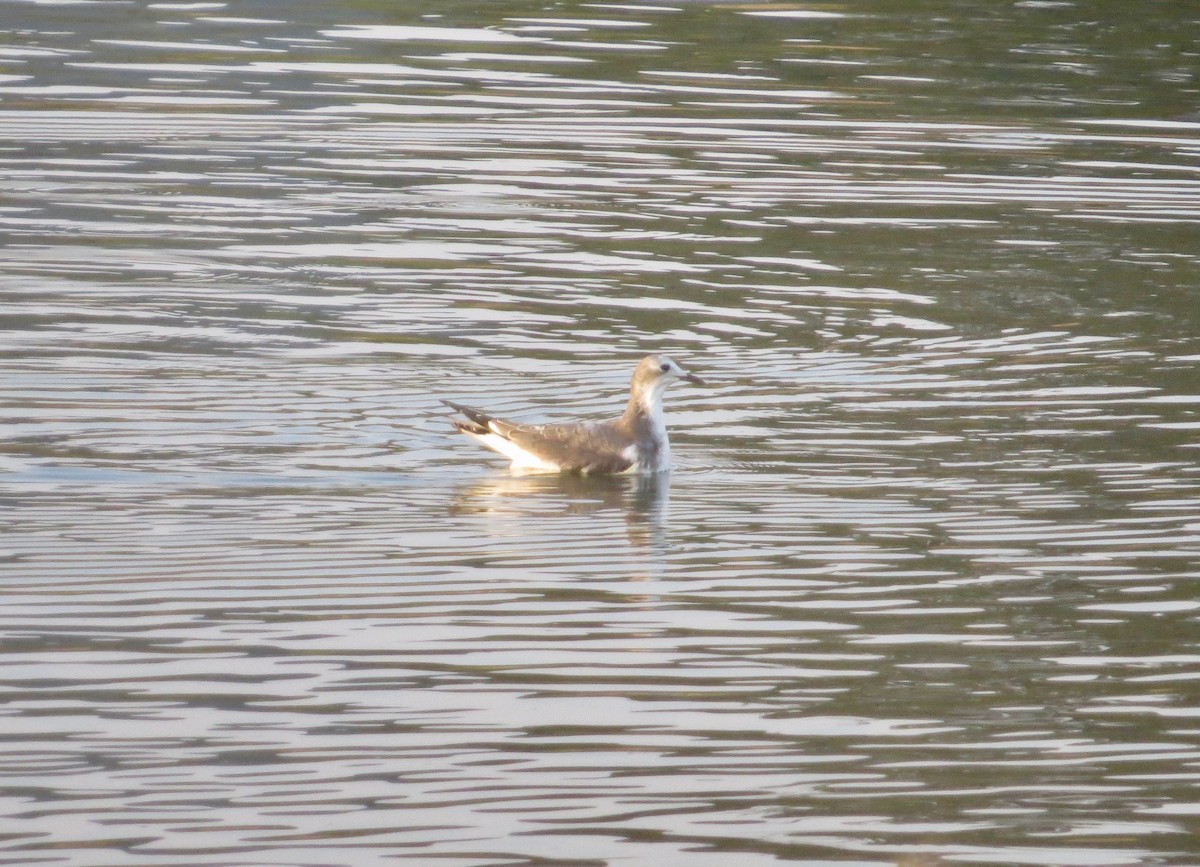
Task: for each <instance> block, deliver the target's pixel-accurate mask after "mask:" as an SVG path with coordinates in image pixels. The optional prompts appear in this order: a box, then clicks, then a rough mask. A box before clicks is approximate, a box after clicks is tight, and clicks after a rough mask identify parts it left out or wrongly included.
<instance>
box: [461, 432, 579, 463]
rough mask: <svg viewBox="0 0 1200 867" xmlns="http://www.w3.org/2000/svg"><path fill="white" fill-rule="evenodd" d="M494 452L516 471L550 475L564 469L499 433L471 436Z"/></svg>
mask: <svg viewBox="0 0 1200 867" xmlns="http://www.w3.org/2000/svg"><path fill="white" fill-rule="evenodd" d="M469 436H471V437H474V438H475V439H477V440H478V441H479V442H481V443H483V444H484V445H485V446H487V447H488V448H489V449H491V450H492V451H494V452H499V453H500V454H502V455H504V456H505V457H506V458H508V459H509V460H510V461H512V465H513V467H514V468H516V469H522V470H541V471H543V472H548V473H557V472H561V470H562V467H560V466H559V465H558V464H555V463H551V462H550V461H546V460H542V459H541V458H539V457H538V456H537V455H535V454H533V453H532V452H527V451H525V449H523V448H521V447H520V446H519V445H517V444H516V443H514V442H513V441H512V440H507V439H505V438H504V437H502V436H500V434H497V433H490V434H469Z"/></svg>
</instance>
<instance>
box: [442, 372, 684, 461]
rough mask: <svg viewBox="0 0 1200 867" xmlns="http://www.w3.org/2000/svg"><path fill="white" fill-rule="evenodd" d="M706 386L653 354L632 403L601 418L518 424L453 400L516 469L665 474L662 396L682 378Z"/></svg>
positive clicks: (458, 423) (466, 422) (636, 380)
mask: <svg viewBox="0 0 1200 867" xmlns="http://www.w3.org/2000/svg"><path fill="white" fill-rule="evenodd" d="M681 379H682V380H684V381H686V382H691V383H695V384H696V385H703V384H704V383H703V382H702V381H701V380H700V377H698V376H696V375H695V374H692V373H688V372H687V371H686V370H684V369H683V368H682V367H680V366H679V365H678V364H676V363H675V362H674V361H672V360H671V359H670V358H668V357H667V356H665V355H660V354H658V353H655V354H653V355H647V356H646V357H645V358H643V359H642V360H641V361H640V362H638V366H637V368H635V369H634V371H633V382H632V383H631V385H630V389H629V404H628V405H627V406H626V407H625V412H624V413H623V414H622V415H620V416H619V417H618V418H614V419H611V420H609V421H600V422H568V423H566V424H518V423H517V422H513V421H507V420H505V419H502V418H496V416H494V415H490V414H488V413H486V412H481V411H480V410H477V409H472V408H471V407H469V406H463V405H462V404H459V403H454V402H453V401H449V400H444V401H442V403H444V404H446V406H448V407H450V408H451V409H453V410H455V411H457V412H459V413H461V414H462V415H463V416H464V418H462V419H455V420H454V422H453V424H454V427H455V428H456V429H457V430H459V431H462V432H463V433H465V434H466V435H467V436H469V437H471V438H472V439H474V440H477V441H478V442H480V443H482V444H483V445H485V446H487V447H488V448H489V449H492V450H493V451H497V452H499V453H500V454H502V455H504V456H505V457H507V458H508V459H509V460H510V461H512V469H516V470H538V471H542V472H570V473H583V474H589V473H661V472H663V471H665V470H669V469H670V468H671V444H670V442H668V441H667V425H666V422H665V420H664V418H663V408H662V398H663V393H664V392H665V391H666V390H667V387H668V386H670V385H671V384H672V383H674V382H678V381H679V380H681Z"/></svg>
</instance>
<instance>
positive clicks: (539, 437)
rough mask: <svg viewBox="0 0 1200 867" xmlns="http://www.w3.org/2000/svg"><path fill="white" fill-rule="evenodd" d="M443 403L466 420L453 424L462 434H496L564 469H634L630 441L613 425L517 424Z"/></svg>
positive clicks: (590, 470)
mask: <svg viewBox="0 0 1200 867" xmlns="http://www.w3.org/2000/svg"><path fill="white" fill-rule="evenodd" d="M442 403H444V404H446V406H448V407H450V408H451V409H454V410H457V411H458V412H460V413H462V414H463V416H465V417H466V421H455V422H454V426H455V427H456V428H458V429H459V430H460V431H462V432H463V433H469V434H474V435H476V436H486V435H487V434H496V435H497V436H500V437H503V438H504V439H506V440H508V441H509V442H511V443H513V444H514V445H516V446H517V447H518V448H520V449H521V450H522V451H525V452H528V453H529V454H531V455H534V456H535V457H538V458H540V459H541V460H543V461H546V462H548V463H551V464H555V465H557V466H559V467H561V468H562V469H564V470H575V471H579V472H588V473H623V472H625V471H626V470H628V469H629V468H630V467H632V466H633V459H632V458H631V457H630V455H629V454H628V453H627V451H626V450H627V448H628V446H629V442H628V440H627V439H625V438H623V437H622V436H621V435H620V433H619V432H618V430H617V428H616V425H615V423H614V422H598V423H593V424H589V423H580V424H518V423H517V422H513V421H508V420H507V419H503V418H497V417H496V416H494V415H490V414H489V413H486V412H483V411H481V410H477V409H473V408H471V407H469V406H463V405H462V404H458V403H454V402H452V401H449V400H444V401H442Z"/></svg>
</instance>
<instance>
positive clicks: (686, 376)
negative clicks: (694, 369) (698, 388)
mask: <svg viewBox="0 0 1200 867" xmlns="http://www.w3.org/2000/svg"><path fill="white" fill-rule="evenodd" d="M683 378H684V379H686V380H687V381H688V382H690V383H691V384H692V385H704V380H703V379H701V378H700V377H698V376H696V374H694V373H685V374H684V375H683Z"/></svg>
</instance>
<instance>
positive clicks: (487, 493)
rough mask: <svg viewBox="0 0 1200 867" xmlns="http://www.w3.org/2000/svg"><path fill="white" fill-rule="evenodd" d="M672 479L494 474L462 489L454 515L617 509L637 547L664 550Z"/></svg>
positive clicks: (660, 476) (555, 513)
mask: <svg viewBox="0 0 1200 867" xmlns="http://www.w3.org/2000/svg"><path fill="white" fill-rule="evenodd" d="M670 480H671V474H670V473H654V474H651V475H639V476H612V475H608V476H581V475H573V474H569V473H562V474H548V473H533V474H525V475H520V474H505V475H495V476H491V477H489V478H487V479H486V480H484V481H480V482H478V483H476V484H474V485H471V486H470V487H468V488H464V489H463V490H461V491H459V492H458V494H457V495H456V496H455V498H454V500H453V502H452V503H451V505H450V514H452V515H503V516H513V517H516V516H522V517H539V518H541V517H546V518H552V517H556V516H557V517H566V516H576V515H588V514H593V513H600V512H605V511H618V512H620V513H621V514H622V515H623V516H624V519H625V530H626V535H627V537H628V539H629V544H630V545H631V546H632V547H634V548H639V549H647V550H650V551H652V552H654V553H663V552H664V550H665V539H666V526H667V512H668V506H669V500H670V497H669V490H670Z"/></svg>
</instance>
